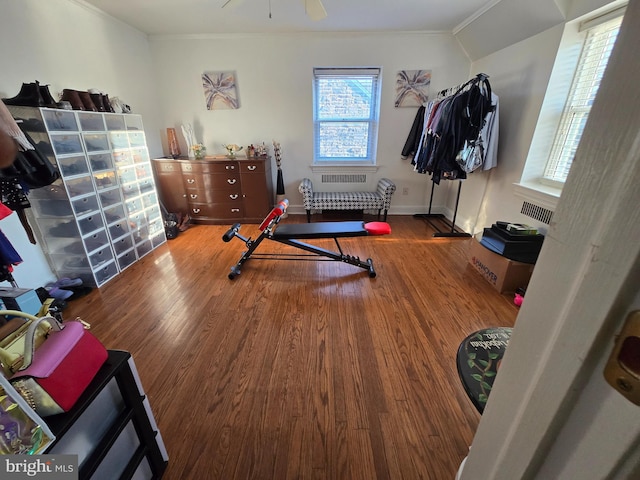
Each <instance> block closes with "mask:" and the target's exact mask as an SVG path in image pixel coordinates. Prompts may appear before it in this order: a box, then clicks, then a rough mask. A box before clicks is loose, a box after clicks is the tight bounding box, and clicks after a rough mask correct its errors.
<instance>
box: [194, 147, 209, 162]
mask: <svg viewBox="0 0 640 480" xmlns="http://www.w3.org/2000/svg"><path fill="white" fill-rule="evenodd" d="M191 149H192V150H193V154H194V156H195V158H196V160H200V159H202V158H204V156H205V152H206V151H207V147H205V146H204V145H203V144H201V143H196V144H195V145H194V146H192V147H191Z"/></svg>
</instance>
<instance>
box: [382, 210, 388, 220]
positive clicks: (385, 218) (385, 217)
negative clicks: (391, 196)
mask: <svg viewBox="0 0 640 480" xmlns="http://www.w3.org/2000/svg"><path fill="white" fill-rule="evenodd" d="M382 221H383V222H386V221H387V211H386V210H385V211H384V217H383V219H382Z"/></svg>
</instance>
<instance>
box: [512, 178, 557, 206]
mask: <svg viewBox="0 0 640 480" xmlns="http://www.w3.org/2000/svg"><path fill="white" fill-rule="evenodd" d="M513 193H514V194H515V195H517V196H518V197H521V198H524V199H525V200H526V201H528V202H530V203H533V204H535V205H539V206H541V207H543V208H546V209H548V210H551V211H552V212H553V211H555V210H556V207H557V205H558V200H559V199H560V194H561V193H562V189H560V188H557V187H552V186H549V185H543V184H541V183H539V182H521V183H514V184H513Z"/></svg>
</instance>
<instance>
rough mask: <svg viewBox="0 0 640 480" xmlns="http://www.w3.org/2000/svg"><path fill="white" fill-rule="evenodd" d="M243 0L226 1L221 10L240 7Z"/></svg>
mask: <svg viewBox="0 0 640 480" xmlns="http://www.w3.org/2000/svg"><path fill="white" fill-rule="evenodd" d="M242 2H244V0H227V1H226V2H224V3H223V4H222V8H224V7H236V6H238V5H240V4H241V3H242Z"/></svg>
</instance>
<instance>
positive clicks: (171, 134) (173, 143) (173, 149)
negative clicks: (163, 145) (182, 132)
mask: <svg viewBox="0 0 640 480" xmlns="http://www.w3.org/2000/svg"><path fill="white" fill-rule="evenodd" d="M167 144H168V145H169V155H171V157H173V158H178V157H179V156H180V145H178V136H177V135H176V129H175V128H167Z"/></svg>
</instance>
